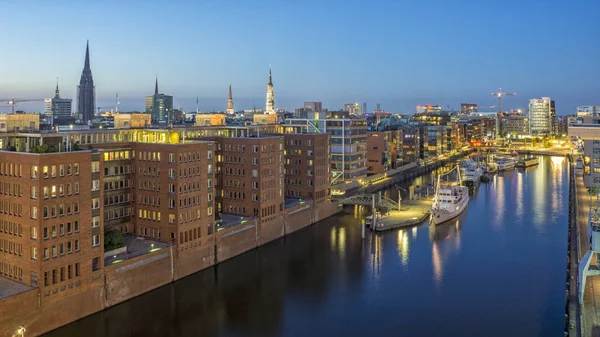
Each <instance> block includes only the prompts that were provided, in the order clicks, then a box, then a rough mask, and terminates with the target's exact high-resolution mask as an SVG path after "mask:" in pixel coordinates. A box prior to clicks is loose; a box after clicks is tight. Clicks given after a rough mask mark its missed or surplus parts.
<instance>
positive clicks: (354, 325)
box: [47, 157, 568, 337]
mask: <svg viewBox="0 0 600 337" xmlns="http://www.w3.org/2000/svg"><path fill="white" fill-rule="evenodd" d="M427 180H429V179H428V178H427V177H423V178H419V179H418V180H417V181H416V182H415V184H423V182H424V181H427ZM385 193H386V195H388V196H389V197H390V198H397V192H396V190H395V189H393V190H388V191H386V192H385ZM567 203H568V176H567V163H566V161H565V160H564V159H563V158H558V157H552V158H551V157H540V165H539V166H538V167H534V168H530V169H527V171H524V170H518V171H517V170H515V171H514V172H510V173H508V172H505V173H501V174H499V175H498V176H496V178H495V179H494V180H493V181H492V182H491V183H488V184H481V186H480V188H479V189H478V190H476V191H475V192H474V195H473V196H472V197H471V202H470V205H469V208H468V209H467V211H466V212H465V213H463V214H462V215H461V216H460V217H459V218H458V219H457V220H455V221H452V222H450V223H448V224H445V225H441V226H437V227H431V226H430V225H429V224H423V225H421V226H419V227H415V228H410V229H405V230H396V231H390V232H385V233H382V234H378V235H372V234H371V233H368V234H367V238H366V239H365V240H364V241H361V238H360V227H359V222H360V219H361V217H364V216H365V213H364V212H366V210H364V209H362V208H358V207H357V208H352V207H348V208H347V209H346V212H345V214H343V215H339V216H335V217H332V218H329V219H327V220H325V221H323V222H321V223H319V224H316V225H314V226H312V227H310V228H307V229H305V230H302V231H300V232H297V233H294V234H292V235H291V236H288V237H286V238H284V239H281V240H279V241H277V242H273V243H271V244H268V245H266V246H263V247H260V248H259V249H257V250H254V251H252V252H249V253H246V254H244V255H242V256H239V257H237V258H234V259H232V260H229V261H227V262H225V263H222V264H220V265H218V266H217V267H215V268H211V269H208V270H205V271H203V272H200V273H197V274H194V275H192V276H190V277H188V278H185V279H183V280H181V281H178V282H176V283H173V284H171V285H168V286H165V287H163V288H160V289H157V290H155V291H153V292H150V293H147V294H145V295H142V296H140V297H138V298H135V299H133V300H131V301H128V302H126V303H123V304H121V305H118V306H116V307H113V308H111V309H109V310H106V311H104V312H102V313H98V314H95V315H93V316H90V317H87V318H85V319H83V320H81V321H78V322H75V323H73V324H71V325H69V326H66V327H63V328H61V329H59V330H56V331H54V332H52V333H50V334H48V335H47V336H48V337H50V336H52V337H56V336H61V337H63V336H88V337H96V336H111V337H114V336H228V337H229V336H231V337H237V336H240V337H241V336H361V337H362V336H502V337H504V336H527V337H531V336H543V337H551V336H562V334H563V322H564V289H565V284H564V280H565V265H566V262H565V258H566V249H567V215H568V208H567V206H568V205H567Z"/></svg>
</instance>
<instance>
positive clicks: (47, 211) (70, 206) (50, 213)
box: [31, 199, 98, 219]
mask: <svg viewBox="0 0 600 337" xmlns="http://www.w3.org/2000/svg"><path fill="white" fill-rule="evenodd" d="M92 200H98V199H92ZM77 213H79V202H78V201H75V202H73V203H67V204H57V205H52V206H44V208H43V209H42V216H43V217H44V219H49V218H56V217H57V216H64V215H71V214H77ZM37 217H38V208H37V206H31V218H32V219H37Z"/></svg>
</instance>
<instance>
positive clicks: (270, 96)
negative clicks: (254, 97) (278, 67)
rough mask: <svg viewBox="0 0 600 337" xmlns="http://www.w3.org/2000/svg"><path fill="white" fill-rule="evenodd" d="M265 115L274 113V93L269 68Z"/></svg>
mask: <svg viewBox="0 0 600 337" xmlns="http://www.w3.org/2000/svg"><path fill="white" fill-rule="evenodd" d="M265 113H266V114H274V113H275V92H274V90H273V76H272V74H271V66H269V84H267V106H266V109H265Z"/></svg>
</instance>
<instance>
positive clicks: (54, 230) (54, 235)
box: [52, 226, 56, 238]
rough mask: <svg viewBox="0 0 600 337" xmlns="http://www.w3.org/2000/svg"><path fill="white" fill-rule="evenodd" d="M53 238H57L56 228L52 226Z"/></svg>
mask: <svg viewBox="0 0 600 337" xmlns="http://www.w3.org/2000/svg"><path fill="white" fill-rule="evenodd" d="M52 237H53V238H55V237H56V226H52Z"/></svg>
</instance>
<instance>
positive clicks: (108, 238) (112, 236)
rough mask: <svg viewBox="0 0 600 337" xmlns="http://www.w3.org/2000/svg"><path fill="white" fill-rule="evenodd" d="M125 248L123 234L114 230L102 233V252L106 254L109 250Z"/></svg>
mask: <svg viewBox="0 0 600 337" xmlns="http://www.w3.org/2000/svg"><path fill="white" fill-rule="evenodd" d="M121 247H125V238H123V234H121V232H120V231H118V230H116V229H112V230H109V231H106V232H104V251H105V252H108V251H111V250H115V249H119V248H121Z"/></svg>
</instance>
